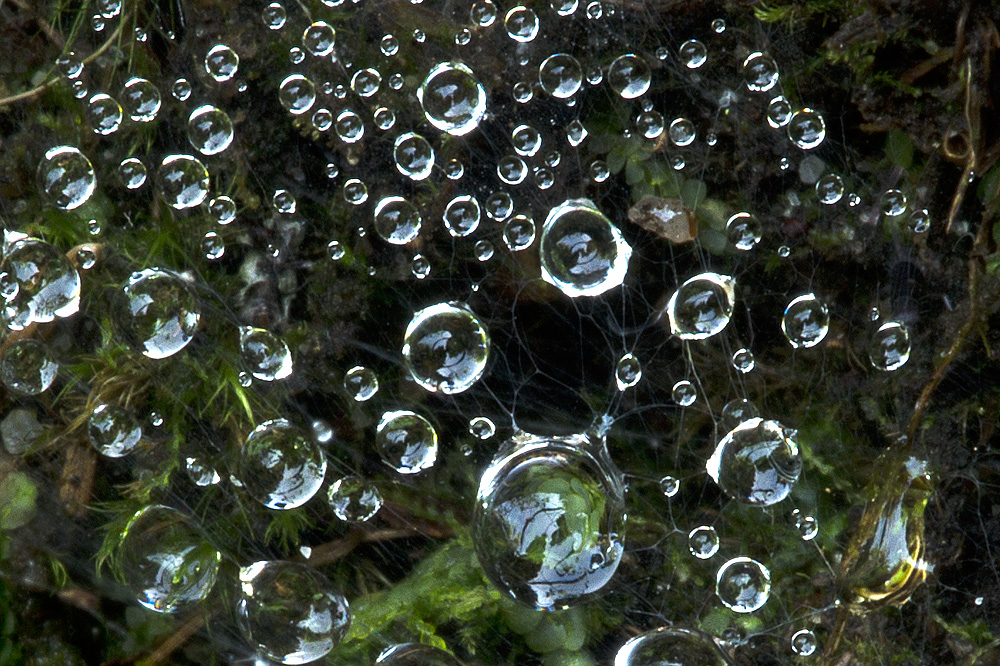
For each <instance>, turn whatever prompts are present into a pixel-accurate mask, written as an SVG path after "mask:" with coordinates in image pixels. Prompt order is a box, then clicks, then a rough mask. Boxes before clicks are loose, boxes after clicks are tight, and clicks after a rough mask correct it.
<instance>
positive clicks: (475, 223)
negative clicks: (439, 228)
mask: <svg viewBox="0 0 1000 666" xmlns="http://www.w3.org/2000/svg"><path fill="white" fill-rule="evenodd" d="M480 216H481V213H480V209H479V202H478V201H477V200H476V198H475V197H474V196H472V195H470V194H460V195H458V196H456V197H455V198H453V199H452V200H451V201H449V202H448V205H447V206H445V209H444V215H443V216H442V217H443V219H444V226H445V228H446V229H447V230H448V233H449V234H451V235H452V236H454V237H455V238H462V237H465V236H468V235H470V234H472V233H473V232H475V231H476V229H478V228H479V220H480Z"/></svg>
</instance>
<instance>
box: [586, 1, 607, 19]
mask: <svg viewBox="0 0 1000 666" xmlns="http://www.w3.org/2000/svg"><path fill="white" fill-rule="evenodd" d="M602 16H604V7H603V6H602V5H601V3H600V0H591V2H588V3H587V18H588V19H590V20H591V21H596V20H598V19H600V18H601V17H602Z"/></svg>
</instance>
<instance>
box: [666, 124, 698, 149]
mask: <svg viewBox="0 0 1000 666" xmlns="http://www.w3.org/2000/svg"><path fill="white" fill-rule="evenodd" d="M667 135H668V136H669V137H670V141H671V142H672V143H673V144H674V145H675V146H680V147H684V146H689V145H691V143H692V142H694V139H695V136H697V131H696V130H695V128H694V123H693V122H691V121H690V120H688V119H687V118H674V120H673V121H672V122H671V123H670V129H669V130H667Z"/></svg>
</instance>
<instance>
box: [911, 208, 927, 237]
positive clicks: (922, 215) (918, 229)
mask: <svg viewBox="0 0 1000 666" xmlns="http://www.w3.org/2000/svg"><path fill="white" fill-rule="evenodd" d="M906 228H907V229H909V230H910V232H911V233H914V234H925V233H927V232H928V231H929V230H930V228H931V216H930V214H929V213H928V212H927V209H926V208H918V209H917V210H915V211H913V212H912V213H910V217H909V218H908V219H907V221H906Z"/></svg>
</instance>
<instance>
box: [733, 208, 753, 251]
mask: <svg viewBox="0 0 1000 666" xmlns="http://www.w3.org/2000/svg"><path fill="white" fill-rule="evenodd" d="M760 235H761V226H760V221H758V220H757V218H756V217H754V216H753V215H751V214H750V213H745V212H744V213H736V214H735V215H733V216H732V217H730V218H729V221H728V222H726V237H727V238H728V239H729V243H730V244H731V245H732V246H733V247H735V248H736V249H737V250H740V251H742V252H746V251H748V250H752V249H753V248H754V246H755V245H757V243H759V242H760Z"/></svg>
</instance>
